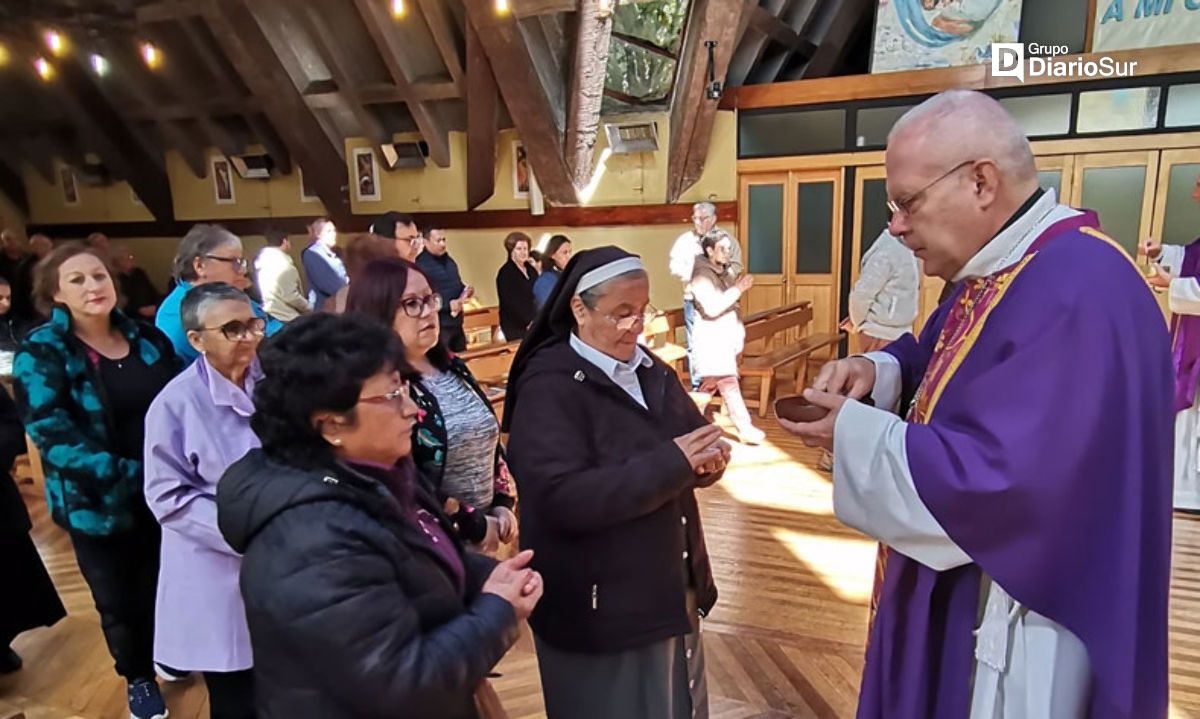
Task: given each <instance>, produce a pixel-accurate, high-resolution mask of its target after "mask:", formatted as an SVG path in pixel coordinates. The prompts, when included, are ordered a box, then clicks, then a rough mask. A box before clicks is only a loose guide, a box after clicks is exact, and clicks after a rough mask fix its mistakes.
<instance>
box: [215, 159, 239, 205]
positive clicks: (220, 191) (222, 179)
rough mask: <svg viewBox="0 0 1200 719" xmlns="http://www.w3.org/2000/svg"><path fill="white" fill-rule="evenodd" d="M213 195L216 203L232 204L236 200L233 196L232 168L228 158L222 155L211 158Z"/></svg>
mask: <svg viewBox="0 0 1200 719" xmlns="http://www.w3.org/2000/svg"><path fill="white" fill-rule="evenodd" d="M212 180H213V195H214V196H215V197H216V200H217V204H218V205H232V204H234V203H235V202H237V200H235V199H234V196H233V169H232V168H231V167H230V166H229V160H226V159H225V158H224V157H213V158H212Z"/></svg>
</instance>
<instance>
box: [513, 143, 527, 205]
mask: <svg viewBox="0 0 1200 719" xmlns="http://www.w3.org/2000/svg"><path fill="white" fill-rule="evenodd" d="M512 166H513V171H512V178H513V180H512V181H513V199H516V200H524V199H526V198H528V197H529V157H528V156H527V155H526V154H525V145H523V144H521V141H520V140H514V141H513V144H512Z"/></svg>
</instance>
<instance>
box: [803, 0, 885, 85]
mask: <svg viewBox="0 0 1200 719" xmlns="http://www.w3.org/2000/svg"><path fill="white" fill-rule="evenodd" d="M875 6H876V4H875V0H845V2H839V3H838V4H837V6H836V10H835V12H836V13H837V15H836V16H835V17H834V19H833V22H831V23H829V24H828V26H827V28H826V30H825V34H824V35H822V36H821V37H819V38H814V40H816V42H817V43H818V47H817V50H816V52H814V53H813V54H812V57H811V59H810V60H809V62H808V65H807V66H806V67H805V68H804V75H805V76H807V77H825V76H827V75H829V74H830V72H832V71H833V69H834V68H835V67H836V66H837V64H838V63H839V62H840V61H841V59H842V58H843V57H845V55H846V50H847V49H848V45H849V43H850V40H851V39H852V38H853V37H854V33H855V31H856V30H858V28H859V23H860V22H861V21H862V18H863V16H864V15H865V14H866V13H867V12H870V11H872V10H873V9H874V8H875ZM791 79H796V78H791Z"/></svg>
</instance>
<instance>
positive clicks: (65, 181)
mask: <svg viewBox="0 0 1200 719" xmlns="http://www.w3.org/2000/svg"><path fill="white" fill-rule="evenodd" d="M58 179H59V181H60V184H62V194H63V203H64V204H66V205H67V206H68V207H75V206H76V205H78V204H79V187H78V186H76V184H75V171H74V170H72V169H71V168H70V167H67V166H66V165H62V166H61V167H59V168H58Z"/></svg>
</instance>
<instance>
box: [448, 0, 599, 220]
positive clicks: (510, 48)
mask: <svg viewBox="0 0 1200 719" xmlns="http://www.w3.org/2000/svg"><path fill="white" fill-rule="evenodd" d="M464 4H465V6H466V8H467V18H468V21H469V22H470V23H471V24H473V25H474V27H475V31H476V32H477V33H478V35H479V39H480V42H481V44H482V45H483V49H484V51H485V52H486V53H487V57H488V60H489V61H490V62H491V64H492V70H493V71H494V73H495V76H496V83H497V85H498V86H499V87H500V95H501V97H503V98H504V104H505V105H506V106H507V107H508V114H509V116H511V117H512V119H513V124H515V125H516V127H517V134H518V135H519V136H520V138H521V141H522V142H523V143H524V146H525V152H526V156H527V157H528V158H529V166H530V168H531V169H532V170H533V173H534V175H535V176H536V177H537V181H538V186H539V187H540V188H541V190H542V192H543V194H545V196H546V198H547V199H549V200H550V201H551V202H554V203H557V204H560V205H572V204H575V203H576V202H577V201H578V193H577V192H576V190H575V184H574V183H573V182H572V181H571V173H570V171H569V170H568V168H567V163H566V160H565V159H564V158H563V152H562V148H563V124H562V117H561V115H560V114H559V112H558V111H557V110H558V109H559V108H561V107H562V104H557V105H556V104H555V100H556V99H557V98H561V97H562V95H563V91H562V88H561V87H560V88H558V89H557V91H553V92H552V91H551V90H550V89H548V88H547V87H546V85H545V84H544V80H543V76H542V75H541V74H539V73H538V70H537V58H535V56H534V55H533V54H532V53H531V50H530V48H529V46H528V45H527V44H526V42H525V38H524V35H523V33H522V32H521V31H520V28H519V27H518V26H517V20H516V18H515V17H513V16H512V15H507V16H497V15H496V13H495V12H494V11H493V7H492V2H491V0H464ZM543 39H544V38H543ZM545 62H546V60H545V59H544V58H543V63H545ZM547 74H553V73H547ZM559 79H561V78H559Z"/></svg>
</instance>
